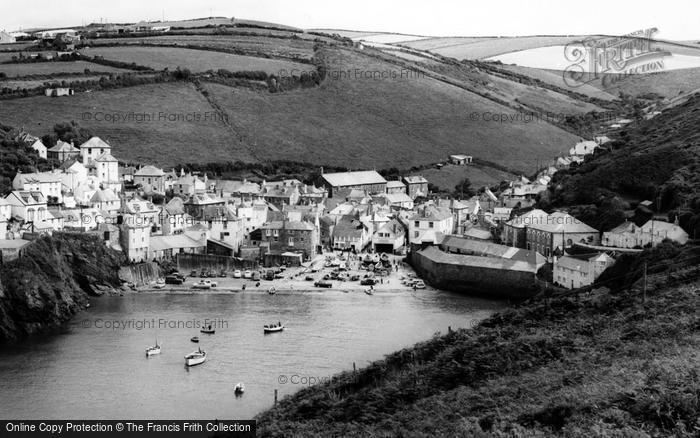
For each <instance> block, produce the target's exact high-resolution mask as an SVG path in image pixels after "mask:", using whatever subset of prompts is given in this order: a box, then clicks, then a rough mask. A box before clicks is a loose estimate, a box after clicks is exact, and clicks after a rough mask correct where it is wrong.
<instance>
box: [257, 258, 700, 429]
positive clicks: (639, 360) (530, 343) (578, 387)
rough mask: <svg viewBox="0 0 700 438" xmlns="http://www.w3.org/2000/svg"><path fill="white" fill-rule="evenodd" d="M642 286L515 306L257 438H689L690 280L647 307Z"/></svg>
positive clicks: (284, 416)
mask: <svg viewBox="0 0 700 438" xmlns="http://www.w3.org/2000/svg"><path fill="white" fill-rule="evenodd" d="M670 246H674V245H670ZM695 249H696V250H697V248H695ZM684 254H685V252H684ZM697 254H698V253H697V252H696V255H697ZM677 256H678V254H676V255H675V256H674V255H672V254H671V255H670V256H669V253H668V252H667V251H666V250H662V249H657V250H654V251H647V252H646V253H645V257H647V261H651V262H652V263H654V264H658V263H662V262H666V263H669V264H670V265H673V261H674V258H675V257H677ZM686 256H687V254H686ZM666 257H670V258H669V259H666ZM696 260H700V258H698V257H696ZM639 275H641V273H640V272H637V273H636V274H634V275H633V276H632V277H633V278H628V279H627V280H628V281H626V282H623V284H625V285H627V286H625V287H623V288H621V289H613V290H612V291H609V290H607V289H602V290H598V291H594V292H592V293H589V294H586V295H585V296H580V297H578V296H569V297H560V298H551V299H548V300H543V299H538V300H534V301H533V302H529V303H526V304H522V305H519V306H516V307H514V308H512V309H511V310H508V311H505V312H503V313H500V314H497V315H495V316H493V317H491V318H489V319H487V320H485V321H483V322H482V323H481V324H480V325H479V326H478V327H476V328H474V329H472V330H460V331H457V332H452V333H448V334H446V335H443V336H435V337H434V338H433V339H431V340H430V341H427V342H425V343H422V344H418V345H416V346H415V347H413V348H409V349H405V350H402V351H398V352H396V353H393V354H391V355H389V356H387V357H386V358H385V359H384V360H381V361H378V362H375V363H373V364H371V365H370V366H368V367H367V368H365V369H362V370H359V371H358V372H357V373H356V374H353V373H352V372H347V373H344V374H342V375H340V376H338V377H337V379H335V380H333V381H332V382H330V383H327V384H323V385H318V386H316V387H312V388H308V389H305V390H302V391H300V392H299V393H297V394H296V395H293V396H291V397H287V398H285V399H283V400H282V401H281V402H280V403H279V404H278V405H277V406H276V407H275V408H273V409H271V410H270V411H268V412H265V413H263V414H261V415H260V416H259V418H258V420H259V426H258V428H259V433H260V435H261V436H269V437H281V436H287V437H288V436H318V437H321V436H323V437H328V436H418V437H421V436H425V437H429V436H475V437H487V436H523V437H525V436H527V437H531V436H567V437H591V436H619V437H623V436H624V437H646V436H688V437H690V436H697V434H698V431H700V421H699V418H700V401H699V400H700V373H699V371H700V369H699V368H698V363H699V362H698V360H699V359H700V358H699V357H698V352H699V351H700V350H699V349H700V336H699V335H700V315H698V313H697V309H698V306H699V304H700V288H699V287H700V285H699V283H698V278H699V277H700V269H698V267H697V265H695V266H691V267H689V268H687V269H684V270H683V271H678V272H674V273H673V274H672V275H671V276H670V277H666V276H663V277H661V278H660V281H657V282H652V281H649V283H648V284H649V286H648V291H647V293H646V295H645V296H644V295H643V294H642V284H641V283H640V280H639ZM609 280H610V279H608V281H609ZM609 283H611V282H609ZM644 297H645V298H644Z"/></svg>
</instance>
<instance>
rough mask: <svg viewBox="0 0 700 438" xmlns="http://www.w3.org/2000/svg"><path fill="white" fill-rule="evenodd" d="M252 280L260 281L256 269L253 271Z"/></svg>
mask: <svg viewBox="0 0 700 438" xmlns="http://www.w3.org/2000/svg"><path fill="white" fill-rule="evenodd" d="M253 281H260V273H259V272H258V271H254V272H253Z"/></svg>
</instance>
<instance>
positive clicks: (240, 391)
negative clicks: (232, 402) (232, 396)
mask: <svg viewBox="0 0 700 438" xmlns="http://www.w3.org/2000/svg"><path fill="white" fill-rule="evenodd" d="M233 392H235V393H236V394H238V395H240V394H243V393H244V392H245V386H244V385H243V382H238V384H237V385H236V387H235V388H233Z"/></svg>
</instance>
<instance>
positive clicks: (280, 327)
mask: <svg viewBox="0 0 700 438" xmlns="http://www.w3.org/2000/svg"><path fill="white" fill-rule="evenodd" d="M282 330H284V325H282V324H277V325H266V326H264V327H263V332H265V333H276V332H281V331H282Z"/></svg>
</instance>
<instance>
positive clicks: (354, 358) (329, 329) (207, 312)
mask: <svg viewBox="0 0 700 438" xmlns="http://www.w3.org/2000/svg"><path fill="white" fill-rule="evenodd" d="M504 305H505V304H503V303H498V302H493V301H488V300H483V299H479V298H472V297H467V296H464V295H459V294H454V293H449V292H441V291H434V290H419V291H415V292H410V291H381V292H377V293H375V294H374V295H372V296H368V295H366V294H365V293H363V292H362V291H351V292H347V293H344V292H342V291H334V290H324V291H293V292H280V293H277V294H276V295H268V294H267V293H264V292H260V291H255V292H238V293H220V294H165V293H142V294H131V295H127V296H123V297H101V298H96V299H93V300H92V306H91V307H90V308H89V309H88V310H86V311H84V312H82V313H81V314H79V315H78V316H77V317H76V318H75V319H74V320H73V321H72V322H71V324H69V325H68V326H67V327H66V328H65V330H63V331H62V332H61V333H59V334H56V335H53V336H50V337H48V338H44V339H42V340H30V341H27V342H24V343H22V344H20V345H17V346H12V347H5V348H3V349H2V350H0V381H1V382H2V385H0V400H2V401H3V402H2V403H1V404H0V417H1V418H21V419H37V420H38V419H66V418H73V419H78V418H83V419H171V418H180V419H215V418H219V419H249V418H252V417H253V416H254V415H256V414H258V413H260V412H261V411H263V410H265V409H267V408H269V407H271V406H272V404H273V400H274V390H275V389H277V390H278V392H279V397H280V398H282V397H283V396H284V395H287V394H291V393H293V392H295V391H297V390H300V389H302V388H304V387H305V386H308V385H310V384H314V383H315V382H320V381H324V380H327V379H330V378H331V377H332V376H333V374H335V373H337V372H340V371H344V370H351V369H352V365H353V362H355V363H356V364H357V367H358V368H360V367H362V366H365V365H367V364H368V363H369V362H370V361H373V360H377V359H381V358H382V357H383V356H384V355H385V354H388V353H391V352H393V351H395V350H398V349H401V348H403V347H407V346H410V345H413V344H414V343H416V342H420V341H423V340H426V339H429V338H430V337H431V336H432V335H433V334H434V333H436V332H438V331H441V332H443V333H444V332H446V331H447V328H448V326H451V327H453V328H458V327H470V326H471V325H473V324H474V322H475V321H477V320H480V319H483V318H485V317H487V316H488V315H489V314H491V313H492V312H494V311H496V310H498V309H501V308H503V306H504ZM278 321H281V322H283V323H284V324H285V326H286V327H287V328H286V329H285V331H284V332H281V333H274V334H268V335H264V334H263V325H264V324H268V323H277V322H278ZM209 323H212V324H213V326H214V327H215V328H216V333H215V334H214V335H206V334H202V333H199V327H200V326H201V325H205V324H209ZM193 336H198V337H199V338H200V343H199V344H195V343H192V342H191V341H190V338H192V337H193ZM156 338H157V339H158V340H159V342H160V343H161V344H162V346H163V348H162V353H161V354H160V355H157V356H151V357H150V358H146V355H145V349H146V347H148V346H150V345H153V344H154V342H155V340H156ZM198 346H200V347H201V348H202V349H203V350H205V351H206V352H207V361H206V362H205V363H204V364H202V365H198V366H195V367H191V368H187V367H185V366H184V356H185V355H186V354H187V353H190V352H192V351H194V350H196V349H197V348H198ZM238 382H243V383H244V384H245V388H246V392H245V394H244V395H243V396H242V397H239V398H237V397H236V396H235V395H234V386H235V385H236V383H238Z"/></svg>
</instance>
